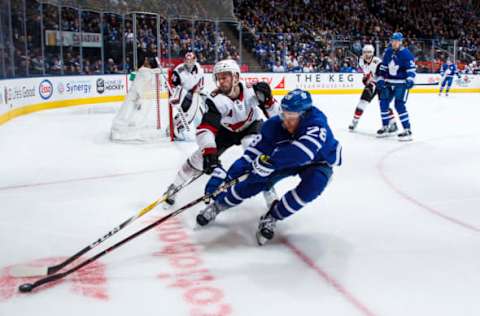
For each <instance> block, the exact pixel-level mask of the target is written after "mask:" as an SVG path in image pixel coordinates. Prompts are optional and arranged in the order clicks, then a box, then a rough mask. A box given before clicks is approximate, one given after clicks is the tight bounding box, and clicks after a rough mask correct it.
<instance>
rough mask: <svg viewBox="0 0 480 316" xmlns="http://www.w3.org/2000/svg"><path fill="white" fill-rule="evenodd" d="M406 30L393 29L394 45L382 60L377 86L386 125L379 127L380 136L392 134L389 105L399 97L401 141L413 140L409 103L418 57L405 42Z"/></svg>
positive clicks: (398, 110) (398, 109)
mask: <svg viewBox="0 0 480 316" xmlns="http://www.w3.org/2000/svg"><path fill="white" fill-rule="evenodd" d="M402 41H403V35H402V33H393V35H392V37H391V45H390V46H389V47H388V48H387V49H386V50H385V53H384V55H383V60H382V63H381V64H380V66H379V76H378V78H377V89H378V90H379V94H380V112H381V117H382V128H381V129H379V130H378V131H377V136H378V137H384V136H388V135H389V134H390V128H389V123H390V112H389V110H388V109H389V105H390V102H392V100H393V99H395V110H396V111H397V113H398V116H399V118H400V122H401V123H402V126H403V129H404V130H403V132H402V133H400V134H398V138H399V140H401V141H408V140H412V132H411V128H410V119H409V117H408V112H407V108H406V106H405V104H406V102H407V99H408V91H409V90H410V89H411V88H412V87H413V85H414V80H415V75H416V66H415V60H414V57H413V55H412V53H410V51H409V50H408V48H406V47H403V45H402Z"/></svg>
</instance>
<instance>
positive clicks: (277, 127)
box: [261, 115, 283, 136]
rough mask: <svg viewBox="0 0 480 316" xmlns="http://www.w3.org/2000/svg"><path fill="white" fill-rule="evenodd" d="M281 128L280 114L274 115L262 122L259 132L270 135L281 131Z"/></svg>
mask: <svg viewBox="0 0 480 316" xmlns="http://www.w3.org/2000/svg"><path fill="white" fill-rule="evenodd" d="M282 128H283V127H282V118H281V117H280V115H275V116H273V117H271V118H269V119H268V120H266V121H265V122H263V125H262V129H261V133H262V135H264V136H272V135H275V134H276V133H277V132H279V131H281V130H282Z"/></svg>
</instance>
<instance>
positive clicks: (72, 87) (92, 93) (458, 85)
mask: <svg viewBox="0 0 480 316" xmlns="http://www.w3.org/2000/svg"><path fill="white" fill-rule="evenodd" d="M205 79H206V89H207V91H210V90H212V89H213V88H214V87H215V83H214V81H213V77H212V75H211V74H207V75H206V76H205ZM440 79H441V77H440V75H439V74H418V75H417V80H416V82H417V83H421V84H432V85H426V86H419V87H417V88H414V89H412V93H436V92H437V91H438V86H435V85H433V84H434V83H436V82H438V81H439V80H440ZM241 80H242V81H244V82H246V83H247V84H249V85H250V84H254V83H255V82H258V81H266V82H268V83H269V84H270V86H271V87H272V89H273V94H274V95H285V94H286V93H287V92H288V91H289V90H292V89H295V88H301V89H305V90H309V91H310V92H311V93H312V94H359V93H361V91H362V89H363V84H362V74H358V73H352V74H349V73H244V74H242V78H241ZM129 84H131V83H130V82H129V81H128V76H126V75H102V76H66V77H65V76H63V77H37V78H23V79H10V80H2V81H0V125H1V124H3V123H5V122H7V121H9V120H11V119H13V118H15V117H18V116H20V115H25V114H28V113H32V112H37V111H41V110H46V109H54V108H61V107H69V106H77V105H86V104H90V105H91V104H101V103H115V102H122V101H123V99H124V96H125V94H126V91H127V90H128V87H129ZM165 91H166V89H165ZM451 92H453V93H457V92H468V93H471V92H477V93H478V92H480V76H479V75H462V76H461V78H456V77H455V79H454V82H453V86H452V89H451ZM166 96H167V94H166V92H164V93H162V98H166Z"/></svg>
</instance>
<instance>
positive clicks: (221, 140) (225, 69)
mask: <svg viewBox="0 0 480 316" xmlns="http://www.w3.org/2000/svg"><path fill="white" fill-rule="evenodd" d="M213 76H214V80H215V82H216V84H217V89H216V90H214V91H213V92H211V93H210V94H209V95H208V96H207V98H206V101H205V104H206V108H207V109H206V112H205V114H204V115H203V118H202V122H201V123H200V125H199V126H198V127H197V134H196V138H197V143H198V147H199V148H198V149H197V150H196V151H195V152H194V153H193V154H192V155H191V156H190V157H189V158H188V159H187V161H186V162H185V163H184V164H183V166H182V167H181V169H180V170H179V171H178V173H177V176H176V178H175V180H174V182H173V183H172V184H171V185H170V186H169V187H168V190H167V192H166V193H167V196H168V200H167V204H169V205H173V204H174V203H175V199H174V195H175V192H176V191H177V188H178V187H180V186H182V185H183V184H184V183H186V182H188V181H190V180H191V179H193V178H194V177H196V176H198V175H200V174H202V173H205V174H212V173H213V172H215V173H221V172H224V171H223V169H222V168H221V164H220V161H219V156H220V155H221V154H222V153H223V152H225V150H227V149H228V148H229V147H231V146H233V145H240V144H241V145H243V146H244V147H247V146H248V145H249V144H250V142H251V141H252V140H253V139H254V138H255V137H256V136H257V135H258V134H259V133H260V128H261V126H262V121H263V120H262V112H263V114H264V115H265V116H266V117H267V118H270V117H272V116H274V115H277V114H279V112H280V107H279V105H278V103H277V102H276V101H275V99H274V98H273V96H272V92H271V89H270V86H269V85H268V84H267V83H266V82H258V83H256V84H254V85H253V86H252V87H247V86H246V85H245V83H243V82H240V67H239V66H238V64H237V63H236V62H235V61H234V60H232V59H225V60H222V61H219V62H218V63H217V64H216V65H215V67H214V70H213ZM268 203H269V201H268V200H267V204H268Z"/></svg>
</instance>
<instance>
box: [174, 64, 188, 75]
mask: <svg viewBox="0 0 480 316" xmlns="http://www.w3.org/2000/svg"><path fill="white" fill-rule="evenodd" d="M184 70H185V64H184V63H181V64H179V65H177V67H175V69H173V71H176V72H178V73H181V72H182V71H184Z"/></svg>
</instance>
